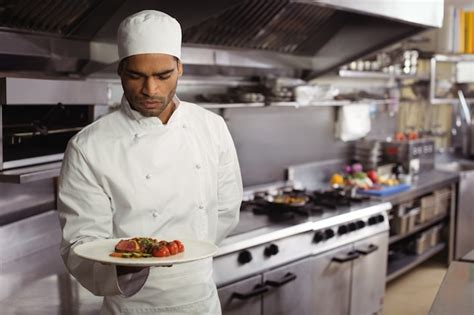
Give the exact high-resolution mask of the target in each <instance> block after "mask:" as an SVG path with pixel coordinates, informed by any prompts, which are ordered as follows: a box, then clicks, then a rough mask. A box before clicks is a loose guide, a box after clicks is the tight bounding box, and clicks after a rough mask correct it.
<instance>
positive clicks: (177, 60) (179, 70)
mask: <svg viewBox="0 0 474 315" xmlns="http://www.w3.org/2000/svg"><path fill="white" fill-rule="evenodd" d="M175 58H176V57H175ZM176 65H177V67H178V77H180V76H182V75H183V71H184V69H183V64H182V63H181V60H179V58H176Z"/></svg>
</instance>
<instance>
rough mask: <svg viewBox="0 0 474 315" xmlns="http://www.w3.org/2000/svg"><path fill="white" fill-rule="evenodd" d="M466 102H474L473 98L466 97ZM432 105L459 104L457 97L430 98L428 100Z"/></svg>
mask: <svg viewBox="0 0 474 315" xmlns="http://www.w3.org/2000/svg"><path fill="white" fill-rule="evenodd" d="M466 102H468V103H474V98H467V99H466ZM430 103H431V104H432V105H439V104H459V99H458V98H432V99H431V100H430Z"/></svg>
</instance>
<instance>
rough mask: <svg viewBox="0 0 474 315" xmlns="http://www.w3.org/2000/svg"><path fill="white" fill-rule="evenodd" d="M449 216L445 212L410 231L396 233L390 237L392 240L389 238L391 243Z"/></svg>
mask: <svg viewBox="0 0 474 315" xmlns="http://www.w3.org/2000/svg"><path fill="white" fill-rule="evenodd" d="M447 217H448V214H447V213H445V214H442V215H440V216H437V217H436V218H433V219H431V220H429V221H428V222H425V223H423V224H419V225H417V226H416V227H415V228H414V229H413V230H412V231H410V232H408V233H405V234H403V235H394V236H391V237H390V240H389V244H393V243H395V242H398V241H400V240H402V239H404V238H406V237H408V236H410V235H413V234H416V233H417V232H419V231H421V230H423V229H424V228H427V227H429V226H431V225H433V224H436V223H439V222H441V221H443V220H444V219H445V218H447Z"/></svg>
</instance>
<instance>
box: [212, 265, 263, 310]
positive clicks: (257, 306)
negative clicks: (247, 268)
mask: <svg viewBox="0 0 474 315" xmlns="http://www.w3.org/2000/svg"><path fill="white" fill-rule="evenodd" d="M230 272H231V271H230ZM267 290H268V289H267V288H266V287H265V286H264V285H262V276H261V275H258V276H254V277H251V278H248V279H245V280H241V281H238V282H235V283H233V284H230V285H227V286H224V287H221V288H219V289H218V290H217V292H218V294H219V300H220V302H221V308H222V313H223V314H224V315H242V314H245V315H260V314H261V310H262V294H263V293H264V292H266V291H267Z"/></svg>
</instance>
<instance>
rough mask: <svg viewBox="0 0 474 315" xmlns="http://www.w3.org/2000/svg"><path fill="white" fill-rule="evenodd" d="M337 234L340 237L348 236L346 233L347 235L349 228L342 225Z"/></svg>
mask: <svg viewBox="0 0 474 315" xmlns="http://www.w3.org/2000/svg"><path fill="white" fill-rule="evenodd" d="M337 233H338V234H339V235H342V234H346V233H347V226H345V225H341V226H340V227H339V228H338V229H337Z"/></svg>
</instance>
